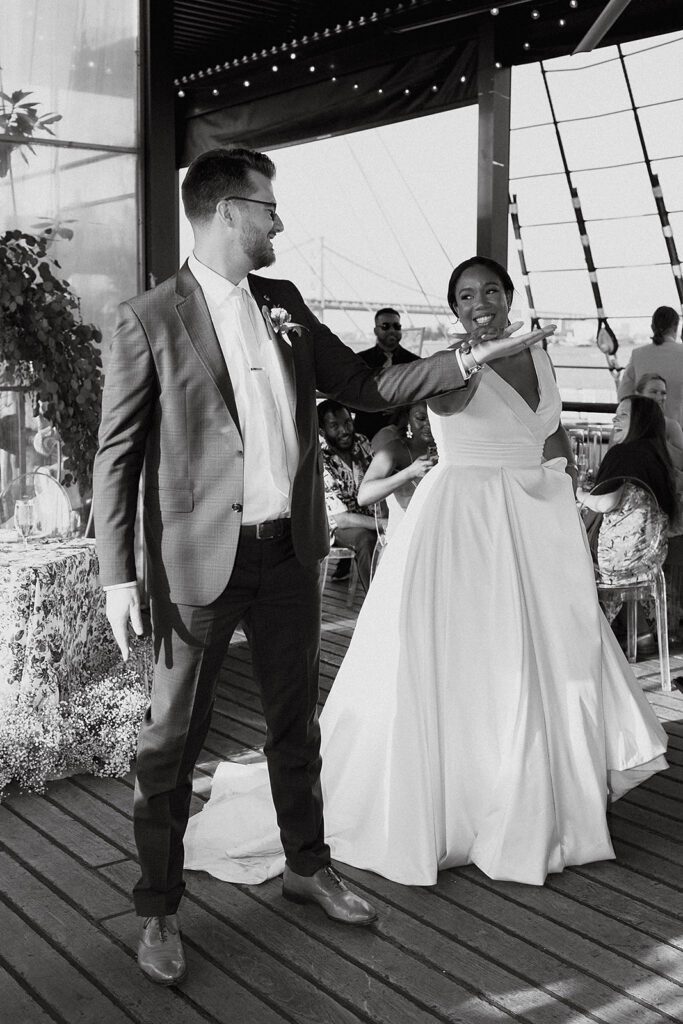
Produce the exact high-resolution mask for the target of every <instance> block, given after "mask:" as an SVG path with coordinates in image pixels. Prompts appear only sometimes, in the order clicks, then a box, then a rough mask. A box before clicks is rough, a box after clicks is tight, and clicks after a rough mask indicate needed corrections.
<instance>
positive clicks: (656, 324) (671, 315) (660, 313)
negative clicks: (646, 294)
mask: <svg viewBox="0 0 683 1024" xmlns="http://www.w3.org/2000/svg"><path fill="white" fill-rule="evenodd" d="M678 319H679V318H678V313H677V312H676V310H675V309H672V308H671V306H657V308H656V310H655V311H654V313H653V314H652V323H651V324H650V328H651V330H652V341H653V343H654V344H655V345H662V344H663V343H664V342H665V341H666V335H667V334H669V333H670V332H671V328H672V327H673V329H674V330H675V331H677V330H678Z"/></svg>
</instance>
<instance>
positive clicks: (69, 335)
mask: <svg viewBox="0 0 683 1024" xmlns="http://www.w3.org/2000/svg"><path fill="white" fill-rule="evenodd" d="M50 234H51V232H50V229H48V230H47V231H45V232H44V233H43V236H42V237H40V238H36V237H35V236H34V235H27V234H24V233H22V232H21V231H7V232H5V234H4V235H1V236H0V360H2V361H3V362H5V364H6V367H5V374H6V376H10V377H11V376H13V377H14V378H15V379H19V380H21V379H22V377H23V378H24V379H26V377H27V375H28V376H31V377H32V378H33V380H34V384H33V385H32V387H31V391H32V393H33V394H34V396H35V399H36V404H37V406H38V408H39V410H40V413H41V415H42V416H44V417H45V418H46V419H47V420H48V421H49V422H50V423H52V424H53V426H54V427H56V429H57V430H58V431H59V434H60V437H61V439H62V444H63V446H64V454H65V456H66V457H67V458H68V465H67V473H66V475H65V478H64V480H63V481H62V482H63V483H65V484H67V485H68V484H70V483H72V481H74V480H78V482H79V484H80V486H81V490H85V489H87V488H89V487H90V485H91V483H92V464H93V459H94V457H95V452H96V451H97V430H98V425H99V420H100V404H101V394H102V359H101V357H100V353H99V349H98V348H97V345H98V343H99V342H100V341H101V340H102V335H101V334H100V331H99V330H98V329H97V327H95V326H94V325H93V324H86V323H83V321H82V319H81V314H80V304H79V301H78V299H77V298H76V296H75V295H74V294H73V293H72V291H71V289H70V286H69V283H68V281H64V280H62V279H61V278H59V277H57V276H56V274H55V273H54V268H57V269H59V264H58V263H57V262H56V261H53V260H51V259H50V258H49V257H48V256H47V246H48V244H49V242H50V240H51V239H50ZM27 364H31V370H30V372H29V373H28V374H27Z"/></svg>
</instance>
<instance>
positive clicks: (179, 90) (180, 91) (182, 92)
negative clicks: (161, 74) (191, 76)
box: [178, 89, 185, 100]
mask: <svg viewBox="0 0 683 1024" xmlns="http://www.w3.org/2000/svg"><path fill="white" fill-rule="evenodd" d="M178 96H179V97H180V99H181V100H182V99H184V98H185V90H184V89H178Z"/></svg>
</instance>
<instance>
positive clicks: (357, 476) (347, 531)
mask: <svg viewBox="0 0 683 1024" xmlns="http://www.w3.org/2000/svg"><path fill="white" fill-rule="evenodd" d="M318 423H319V425H320V431H321V433H322V438H323V441H324V444H323V446H322V455H323V481H324V484H325V504H326V505H327V516H328V519H329V523H330V533H331V535H332V543H333V544H339V545H341V546H342V547H345V548H351V549H352V551H354V552H355V554H356V565H357V566H358V578H359V579H360V581H361V583H362V584H363V587H364V589H365V590H366V591H367V589H368V587H369V586H370V567H371V565H372V553H373V551H374V550H375V544H376V543H377V526H376V523H375V517H374V515H368V514H367V512H365V511H364V510H363V509H361V507H360V505H359V503H358V489H359V487H360V486H361V481H362V479H363V477H364V476H365V473H366V471H367V469H368V466H369V465H370V463H371V462H372V450H371V448H370V442H369V441H368V439H367V437H364V436H363V434H359V433H357V432H356V430H355V427H354V422H353V419H352V418H351V413H350V412H349V410H348V409H347V408H346V407H345V406H343V405H342V404H341V403H340V402H336V401H334V399H332V398H328V399H326V400H325V401H324V402H321V403H320V405H319V406H318Z"/></svg>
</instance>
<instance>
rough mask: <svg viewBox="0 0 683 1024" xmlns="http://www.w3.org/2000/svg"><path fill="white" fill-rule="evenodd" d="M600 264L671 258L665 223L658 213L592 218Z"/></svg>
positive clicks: (592, 241)
mask: <svg viewBox="0 0 683 1024" xmlns="http://www.w3.org/2000/svg"><path fill="white" fill-rule="evenodd" d="M587 227H588V237H589V238H590V244H591V252H592V254H593V259H594V261H595V265H596V267H620V266H634V265H640V264H651V265H654V264H657V263H667V264H668V262H669V257H668V254H667V249H666V243H665V241H664V235H663V234H662V227H661V224H660V223H659V218H658V217H657V215H656V214H654V213H653V214H652V215H651V216H646V217H633V218H631V219H630V220H627V219H625V220H622V221H621V222H620V224H619V230H618V231H615V225H614V221H600V220H596V221H590V222H589V223H588V225H587Z"/></svg>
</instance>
